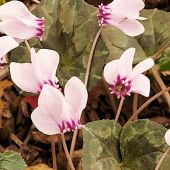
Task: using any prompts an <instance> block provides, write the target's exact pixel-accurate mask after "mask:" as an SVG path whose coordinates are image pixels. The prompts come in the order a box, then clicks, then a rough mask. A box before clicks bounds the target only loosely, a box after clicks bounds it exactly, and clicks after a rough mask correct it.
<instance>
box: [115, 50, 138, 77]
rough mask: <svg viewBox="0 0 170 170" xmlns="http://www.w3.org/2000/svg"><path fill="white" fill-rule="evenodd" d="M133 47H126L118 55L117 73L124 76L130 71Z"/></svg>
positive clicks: (133, 53) (133, 52)
mask: <svg viewBox="0 0 170 170" xmlns="http://www.w3.org/2000/svg"><path fill="white" fill-rule="evenodd" d="M134 55H135V48H128V49H127V50H126V51H125V52H124V53H123V54H122V55H121V57H120V60H119V67H118V70H119V71H118V73H119V75H121V76H126V75H128V74H129V73H130V72H131V71H132V64H133V58H134Z"/></svg>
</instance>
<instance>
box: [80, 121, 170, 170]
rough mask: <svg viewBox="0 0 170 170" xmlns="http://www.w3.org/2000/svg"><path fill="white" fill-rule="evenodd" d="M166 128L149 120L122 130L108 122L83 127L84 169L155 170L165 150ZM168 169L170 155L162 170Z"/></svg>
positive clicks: (133, 123) (132, 123) (132, 124)
mask: <svg viewBox="0 0 170 170" xmlns="http://www.w3.org/2000/svg"><path fill="white" fill-rule="evenodd" d="M165 132H166V129H165V128H164V127H163V126H162V125H159V124H157V123H154V122H152V121H150V120H138V121H133V122H130V123H129V124H128V125H127V126H126V127H124V128H121V127H120V125H119V124H117V123H115V122H114V121H111V120H101V121H96V122H91V123H88V124H86V125H85V127H84V129H83V137H84V138H83V140H84V144H83V158H82V160H83V169H85V170H86V169H88V170H96V169H99V170H100V169H101V170H102V169H112V170H139V169H145V170H154V168H155V167H156V164H157V162H158V160H159V159H160V156H161V154H162V153H163V152H164V151H165V150H166V149H167V147H168V146H167V145H166V144H165V141H164V134H165ZM168 166H170V156H168V157H167V158H166V160H165V161H164V162H163V164H162V166H161V168H162V169H161V170H165V167H168Z"/></svg>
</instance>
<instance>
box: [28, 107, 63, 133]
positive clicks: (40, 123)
mask: <svg viewBox="0 0 170 170" xmlns="http://www.w3.org/2000/svg"><path fill="white" fill-rule="evenodd" d="M31 119H32V121H33V123H34V125H35V127H36V128H37V129H38V130H39V131H40V132H42V133H44V134H47V135H55V134H58V133H60V129H59V127H58V124H57V122H56V121H55V120H54V119H53V117H51V116H50V115H47V114H46V113H45V110H43V109H42V108H39V107H38V108H36V109H35V110H34V111H33V113H32V114H31Z"/></svg>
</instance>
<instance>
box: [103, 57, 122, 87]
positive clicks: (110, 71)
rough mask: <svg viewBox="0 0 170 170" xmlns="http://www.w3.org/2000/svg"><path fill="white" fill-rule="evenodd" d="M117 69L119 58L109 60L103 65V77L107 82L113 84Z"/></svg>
mask: <svg viewBox="0 0 170 170" xmlns="http://www.w3.org/2000/svg"><path fill="white" fill-rule="evenodd" d="M118 69H119V59H117V60H113V61H110V62H109V63H107V64H106V65H105V67H104V71H103V74H104V79H105V80H106V82H107V83H108V84H113V83H114V82H115V81H116V78H117V75H118Z"/></svg>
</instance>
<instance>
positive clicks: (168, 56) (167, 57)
mask: <svg viewBox="0 0 170 170" xmlns="http://www.w3.org/2000/svg"><path fill="white" fill-rule="evenodd" d="M159 65H160V70H161V71H168V70H170V48H167V49H166V50H165V51H164V53H163V54H162V56H161V58H160V60H159Z"/></svg>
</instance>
